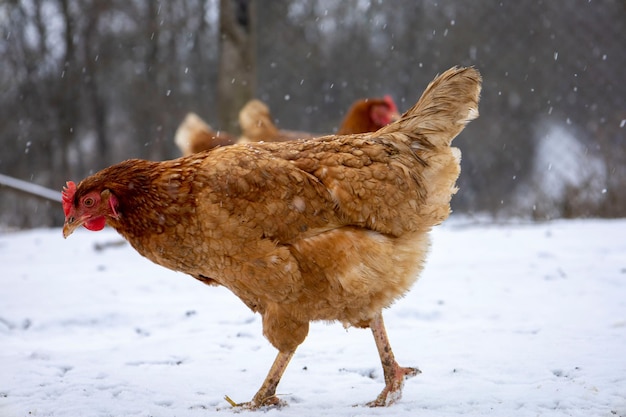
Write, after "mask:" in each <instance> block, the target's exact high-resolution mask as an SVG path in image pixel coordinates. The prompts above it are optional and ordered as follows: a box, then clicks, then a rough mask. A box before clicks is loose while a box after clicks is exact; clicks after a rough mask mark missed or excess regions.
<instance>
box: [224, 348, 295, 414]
mask: <svg viewBox="0 0 626 417" xmlns="http://www.w3.org/2000/svg"><path fill="white" fill-rule="evenodd" d="M294 353H295V350H292V351H289V352H278V355H276V359H274V363H273V364H272V367H271V368H270V370H269V372H268V373H267V376H266V377H265V381H263V384H262V385H261V388H259V390H258V391H257V393H256V394H255V395H254V398H252V401H250V402H247V403H241V404H236V406H237V407H243V408H245V409H248V410H256V409H258V408H261V407H282V406H284V405H287V403H286V402H284V401H282V400H280V399H278V397H276V387H277V386H278V383H279V382H280V379H281V378H282V376H283V373H284V372H285V369H287V365H289V361H290V360H291V358H292V357H293V354H294Z"/></svg>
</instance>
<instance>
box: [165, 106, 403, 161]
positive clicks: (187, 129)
mask: <svg viewBox="0 0 626 417" xmlns="http://www.w3.org/2000/svg"><path fill="white" fill-rule="evenodd" d="M399 117H400V114H399V113H398V108H397V107H396V104H395V102H394V101H393V99H392V98H391V96H388V95H387V96H385V97H383V98H366V99H362V100H357V101H355V102H354V103H353V104H352V106H351V107H350V109H349V110H348V112H347V113H346V115H345V116H344V118H343V121H342V123H341V126H340V127H339V130H338V131H337V134H340V135H349V134H352V133H365V132H373V131H375V130H378V129H380V128H381V127H383V126H386V125H388V124H389V123H391V122H393V121H395V120H397V119H398V118H399ZM239 125H240V127H241V130H242V135H241V137H239V138H235V137H234V136H233V135H230V134H228V133H226V132H221V131H219V132H214V131H213V129H212V128H211V126H209V124H208V123H206V122H205V121H204V120H202V119H201V118H200V117H199V116H198V115H197V114H195V113H189V114H187V116H186V117H185V119H184V120H183V122H182V123H181V124H180V126H179V127H178V129H177V130H176V135H175V139H174V141H175V143H176V145H177V146H178V149H180V151H181V153H182V154H183V156H187V155H191V154H192V153H195V152H200V151H205V150H209V149H213V148H215V147H217V146H227V145H232V144H233V143H249V142H263V141H265V142H283V141H286V140H295V139H308V138H311V137H313V136H315V135H314V134H313V133H310V132H301V131H293V130H283V129H278V128H277V127H276V125H275V124H274V122H273V121H272V115H271V113H270V109H269V107H268V106H267V105H266V104H265V103H263V102H262V101H261V100H258V99H253V100H250V101H249V102H248V103H246V105H245V106H244V107H243V108H242V109H241V110H240V112H239Z"/></svg>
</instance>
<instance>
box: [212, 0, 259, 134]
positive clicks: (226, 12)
mask: <svg viewBox="0 0 626 417" xmlns="http://www.w3.org/2000/svg"><path fill="white" fill-rule="evenodd" d="M219 24H220V57H219V75H218V104H219V106H218V107H219V111H218V118H219V125H220V127H221V128H222V129H224V130H226V131H229V132H233V133H234V132H238V131H239V123H238V113H239V110H240V109H241V108H242V107H243V106H244V105H245V103H246V102H247V101H248V100H250V99H251V98H252V97H253V95H254V92H255V90H256V0H220V20H219Z"/></svg>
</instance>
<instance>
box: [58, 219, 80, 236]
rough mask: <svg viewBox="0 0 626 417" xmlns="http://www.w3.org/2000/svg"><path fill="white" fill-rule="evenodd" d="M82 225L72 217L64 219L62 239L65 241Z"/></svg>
mask: <svg viewBox="0 0 626 417" xmlns="http://www.w3.org/2000/svg"><path fill="white" fill-rule="evenodd" d="M82 224H83V222H82V221H80V219H77V218H75V217H73V216H70V217H68V218H66V219H65V224H64V225H63V238H65V239H67V237H68V236H69V235H71V234H72V233H74V230H76V229H77V228H78V227H80V226H81V225H82Z"/></svg>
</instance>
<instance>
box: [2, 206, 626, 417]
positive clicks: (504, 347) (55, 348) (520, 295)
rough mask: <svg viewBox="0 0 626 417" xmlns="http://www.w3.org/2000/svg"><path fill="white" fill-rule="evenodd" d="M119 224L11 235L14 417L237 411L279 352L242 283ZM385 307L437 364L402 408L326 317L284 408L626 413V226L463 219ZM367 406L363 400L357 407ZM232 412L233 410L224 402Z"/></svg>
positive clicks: (391, 327) (7, 313)
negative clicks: (129, 235) (236, 289)
mask: <svg viewBox="0 0 626 417" xmlns="http://www.w3.org/2000/svg"><path fill="white" fill-rule="evenodd" d="M119 239H120V238H119V237H118V235H117V234H116V233H115V232H114V231H112V230H108V229H107V230H105V231H103V232H100V233H92V232H88V231H86V230H80V231H78V232H77V233H75V234H74V235H72V236H71V237H70V238H69V239H68V240H66V241H64V240H63V238H62V236H61V231H60V230H59V229H53V230H34V231H26V232H19V233H6V234H2V235H0V416H1V417H26V416H66V417H79V416H80V417H85V416H115V417H120V416H154V417H161V416H163V417H170V416H171V417H174V416H176V417H185V416H207V415H216V414H218V415H231V414H233V410H232V409H230V407H229V405H228V403H227V402H226V401H225V400H224V399H223V398H224V395H229V396H230V397H231V398H233V399H234V400H235V401H246V400H249V399H251V397H252V396H253V394H254V393H255V392H256V389H257V388H258V387H259V385H260V384H261V382H262V380H263V378H264V377H265V374H266V372H267V370H268V368H269V366H270V364H271V361H272V360H273V358H274V355H275V351H274V349H273V348H272V347H271V345H270V344H269V343H268V342H267V341H266V340H265V339H264V338H263V336H262V334H261V320H260V317H259V316H258V315H254V314H252V313H251V312H250V311H248V310H247V309H246V307H245V306H244V305H243V304H242V303H241V302H240V301H239V300H238V299H237V298H236V297H235V296H233V295H232V294H230V293H229V292H228V291H226V290H223V289H219V288H213V287H206V286H204V285H203V284H201V283H200V282H197V281H195V280H193V279H191V278H189V277H186V276H184V275H182V274H177V273H174V272H171V271H168V270H166V269H163V268H160V267H158V266H156V265H153V264H152V263H150V262H149V261H147V260H145V259H143V258H141V257H140V256H139V255H137V254H136V253H135V252H134V251H133V250H132V248H130V247H129V245H126V244H124V245H116V244H115V243H116V242H118V241H119ZM433 241H434V242H433V250H432V253H431V256H430V259H429V262H428V264H427V267H426V270H425V271H424V273H423V275H422V278H421V279H420V281H418V283H417V284H416V285H415V287H414V288H413V289H412V291H411V292H410V293H409V294H408V295H407V296H406V297H405V298H404V299H402V300H401V301H399V302H397V303H396V304H395V305H394V306H392V307H391V308H390V309H389V310H387V311H386V316H385V317H386V322H387V327H388V332H389V335H390V339H391V343H392V345H393V347H394V350H395V353H396V357H397V359H398V361H399V362H400V363H401V364H403V365H407V366H408V365H417V366H419V367H420V368H421V370H422V372H423V373H422V374H421V375H419V376H417V377H415V378H413V379H410V380H408V381H407V383H406V386H405V391H404V398H403V399H402V400H401V402H400V403H399V404H397V405H395V406H393V407H392V408H390V409H370V408H367V407H364V406H362V405H360V404H364V403H365V402H367V401H369V400H372V399H373V398H375V396H376V395H377V394H378V392H379V391H380V390H381V389H382V387H383V381H382V371H381V369H380V363H379V360H378V356H377V353H376V349H375V346H374V342H373V339H372V337H371V334H370V332H369V331H368V330H359V329H348V330H345V329H343V328H342V327H341V326H340V325H338V324H331V325H329V324H324V323H316V324H314V325H313V326H312V327H311V332H310V334H309V337H308V338H307V340H306V341H305V342H304V343H303V344H302V346H301V347H300V349H299V350H298V352H297V353H296V356H295V357H294V359H293V361H292V363H291V365H290V366H289V368H288V369H287V372H286V374H285V376H284V378H283V381H282V383H281V384H280V385H279V387H278V391H279V393H280V394H281V396H282V398H284V399H285V400H286V401H288V402H289V404H290V405H289V407H285V408H283V409H280V410H270V411H268V412H261V413H262V415H267V416H298V417H300V416H334V417H347V416H351V417H352V416H401V417H402V416H424V417H428V416H455V415H467V416H480V415H490V416H503V417H511V416H585V417H587V416H606V417H610V416H621V417H625V416H626V220H612V221H608V220H606V221H603V220H586V221H555V222H550V223H542V224H514V225H510V224H509V225H493V224H492V225H477V224H472V223H470V222H468V221H466V220H464V219H461V218H452V219H451V220H450V221H448V222H447V223H446V224H444V225H443V226H441V227H439V228H437V229H436V230H435V231H434V233H433ZM355 405H356V406H355ZM217 409H219V412H217V411H216V410H217Z"/></svg>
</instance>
